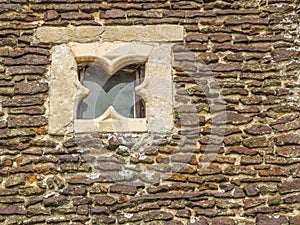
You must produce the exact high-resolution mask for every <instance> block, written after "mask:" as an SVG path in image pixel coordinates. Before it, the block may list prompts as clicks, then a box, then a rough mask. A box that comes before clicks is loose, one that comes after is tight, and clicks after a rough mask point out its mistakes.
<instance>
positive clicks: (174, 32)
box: [101, 25, 184, 42]
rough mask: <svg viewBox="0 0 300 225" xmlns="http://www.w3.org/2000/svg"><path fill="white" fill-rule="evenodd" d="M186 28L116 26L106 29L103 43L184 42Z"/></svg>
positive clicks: (170, 26)
mask: <svg viewBox="0 0 300 225" xmlns="http://www.w3.org/2000/svg"><path fill="white" fill-rule="evenodd" d="M183 37H184V28H183V26H179V25H147V26H114V27H106V29H105V32H104V33H103V34H102V35H101V39H102V40H103V41H141V42H143V41H152V42H172V41H182V40H183Z"/></svg>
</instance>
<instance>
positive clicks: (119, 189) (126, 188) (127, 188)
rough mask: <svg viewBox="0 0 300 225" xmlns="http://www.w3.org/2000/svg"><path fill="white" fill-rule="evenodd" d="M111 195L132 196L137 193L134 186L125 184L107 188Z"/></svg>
mask: <svg viewBox="0 0 300 225" xmlns="http://www.w3.org/2000/svg"><path fill="white" fill-rule="evenodd" d="M109 190H110V192H111V193H121V194H128V195H134V194H135V193H136V192H137V188H136V186H131V185H125V184H113V185H111V186H110V187H109Z"/></svg>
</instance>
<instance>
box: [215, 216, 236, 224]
mask: <svg viewBox="0 0 300 225" xmlns="http://www.w3.org/2000/svg"><path fill="white" fill-rule="evenodd" d="M212 224H215V225H235V224H236V223H235V221H234V219H231V218H226V217H217V218H213V219H212Z"/></svg>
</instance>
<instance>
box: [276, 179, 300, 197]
mask: <svg viewBox="0 0 300 225" xmlns="http://www.w3.org/2000/svg"><path fill="white" fill-rule="evenodd" d="M296 191H300V180H299V179H295V180H293V181H286V182H284V183H282V184H281V185H279V192H280V193H282V194H285V193H290V192H296Z"/></svg>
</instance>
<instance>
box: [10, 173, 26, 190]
mask: <svg viewBox="0 0 300 225" xmlns="http://www.w3.org/2000/svg"><path fill="white" fill-rule="evenodd" d="M25 182H26V176H25V175H24V174H16V175H13V176H10V177H9V178H8V179H7V180H6V182H5V187H7V188H10V187H14V186H17V185H24V184H25Z"/></svg>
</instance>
